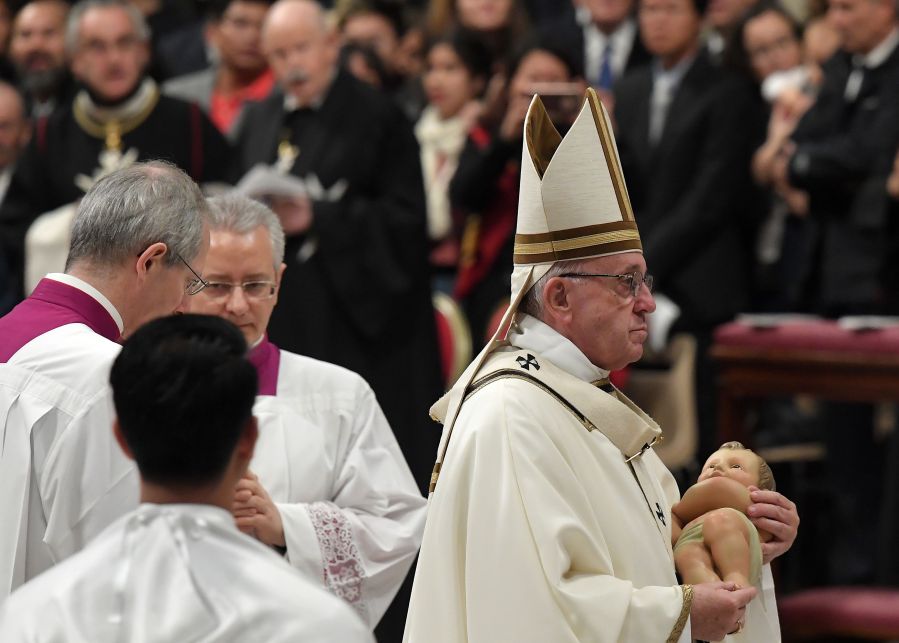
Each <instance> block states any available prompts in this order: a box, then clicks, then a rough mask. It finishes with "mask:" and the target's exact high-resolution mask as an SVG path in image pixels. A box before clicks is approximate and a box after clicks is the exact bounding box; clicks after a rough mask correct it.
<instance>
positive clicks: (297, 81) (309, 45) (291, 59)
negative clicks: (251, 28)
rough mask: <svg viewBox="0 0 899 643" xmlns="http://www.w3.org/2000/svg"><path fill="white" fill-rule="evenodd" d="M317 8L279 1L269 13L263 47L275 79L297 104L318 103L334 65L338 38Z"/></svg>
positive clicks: (264, 30)
mask: <svg viewBox="0 0 899 643" xmlns="http://www.w3.org/2000/svg"><path fill="white" fill-rule="evenodd" d="M319 11H320V9H317V8H315V7H312V6H310V3H305V2H282V3H278V4H276V5H274V6H273V7H272V9H271V10H270V11H269V15H268V17H267V19H266V23H265V27H264V29H263V33H262V47H263V51H264V52H265V54H266V56H267V57H268V62H269V65H270V66H271V68H272V71H273V72H274V74H275V78H276V79H277V80H278V82H279V83H280V84H281V87H282V88H283V89H284V91H285V92H286V93H288V94H291V95H293V96H294V97H295V98H296V99H297V102H299V104H300V105H309V104H311V103H313V102H314V101H316V100H319V99H320V98H321V96H322V94H323V93H324V91H325V89H327V87H328V84H329V83H330V81H331V76H332V75H333V73H334V70H335V67H336V65H337V54H338V43H337V37H336V35H335V34H334V33H332V32H331V31H330V30H329V29H328V28H327V27H326V26H325V25H324V24H322V21H321V17H320V14H319Z"/></svg>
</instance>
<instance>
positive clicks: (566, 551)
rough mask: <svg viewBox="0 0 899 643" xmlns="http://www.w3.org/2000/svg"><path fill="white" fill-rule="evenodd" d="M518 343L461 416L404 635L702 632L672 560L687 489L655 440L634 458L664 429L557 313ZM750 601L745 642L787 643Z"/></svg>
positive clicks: (608, 636)
mask: <svg viewBox="0 0 899 643" xmlns="http://www.w3.org/2000/svg"><path fill="white" fill-rule="evenodd" d="M509 340H510V342H511V345H510V346H507V347H505V348H501V349H500V350H498V351H496V352H495V353H494V354H492V355H491V356H490V357H488V359H487V361H486V363H485V365H484V367H483V368H482V369H481V370H480V372H479V373H478V375H477V376H476V377H475V378H474V382H473V384H472V386H471V390H470V392H469V393H468V396H467V398H466V401H465V403H464V404H463V405H462V407H461V410H460V411H459V414H458V417H457V420H456V424H455V431H454V433H453V436H452V441H451V442H450V443H449V448H448V450H447V453H446V458H445V461H444V465H443V468H442V470H441V471H440V476H439V483H438V484H437V486H436V489H435V491H434V494H433V495H432V497H431V500H430V505H429V510H428V511H429V513H428V521H427V524H426V527H425V535H424V541H423V544H422V551H421V555H420V557H419V562H418V569H417V573H416V577H415V585H414V588H413V593H412V601H411V603H410V608H409V617H408V620H407V625H406V633H405V638H404V640H405V641H407V642H410V643H463V642H471V643H488V642H489V643H500V642H504V641H508V642H510V643H512V642H515V643H528V642H534V643H538V642H539V643H545V642H549V641H551V642H553V643H562V642H575V641H579V642H587V641H590V642H596V643H612V642H615V641H622V642H633V643H644V642H654V641H658V642H660V643H664V642H666V641H679V642H681V643H686V642H688V641H690V627H689V619H688V618H687V617H688V616H689V614H688V613H685V612H684V609H683V608H684V600H683V590H682V588H681V587H680V586H679V585H678V580H677V578H676V577H675V573H674V562H673V559H672V555H671V520H670V507H671V505H672V504H673V503H674V502H676V501H677V499H678V491H677V486H676V484H675V481H674V479H673V477H672V476H671V475H670V473H669V472H668V471H667V470H666V469H665V467H664V465H663V464H662V462H661V461H660V460H659V459H658V457H657V456H656V455H655V453H654V452H653V451H652V450H651V449H649V450H646V451H644V452H643V453H642V455H636V457H634V458H633V459H632V460H631V462H630V463H628V462H626V461H625V455H624V454H623V451H627V452H628V453H629V455H633V454H639V453H640V451H641V446H642V445H643V444H644V443H645V442H649V441H651V439H652V438H653V437H654V436H657V435H658V433H659V429H658V427H657V426H656V425H655V423H654V422H653V421H652V420H651V419H650V418H648V417H647V416H646V415H644V414H643V413H642V412H641V411H639V409H637V408H636V407H635V406H633V405H632V403H630V401H629V400H627V399H626V398H624V396H623V395H620V394H618V393H617V392H615V391H614V390H613V389H611V390H612V391H613V392H612V394H609V393H607V392H606V391H603V390H601V389H598V388H595V387H592V386H591V385H590V382H593V381H595V380H600V381H603V380H604V379H605V378H606V377H607V375H608V373H607V372H605V371H602V370H600V369H598V368H596V367H595V366H593V365H592V364H591V363H590V362H589V361H588V360H587V358H586V357H585V356H584V355H583V353H581V352H580V351H579V350H578V349H577V348H576V347H575V346H574V345H573V344H572V343H571V342H569V341H568V340H567V339H565V338H564V337H562V336H561V335H559V334H558V333H556V332H555V331H553V330H552V329H550V328H549V327H548V326H546V325H544V324H543V323H541V322H539V321H537V320H536V319H533V318H531V317H527V316H523V317H522V322H521V324H520V331H518V332H516V331H515V330H514V329H513V332H512V333H511V334H510V336H509ZM516 369H517V371H518V372H517V373H516ZM487 373H492V375H486V377H485V374H487ZM497 373H499V375H497ZM523 377H524V378H533V379H537V380H538V381H541V382H551V383H552V384H553V386H552V387H550V388H552V389H553V390H554V391H555V392H556V393H559V394H561V397H562V399H560V398H559V397H558V396H557V395H555V394H553V393H552V392H550V391H548V390H547V388H546V387H545V386H540V385H535V383H534V382H533V381H529V380H528V379H523ZM485 381H486V383H485ZM572 407H573V408H572ZM444 408H445V407H444ZM591 426H592V429H591V428H590V427H591ZM613 440H614V442H613ZM638 481H639V483H638ZM766 576H767V578H768V579H769V581H770V572H769V571H766ZM756 600H757V601H759V599H756ZM766 600H767V601H768V602H767V605H768V606H770V608H769V609H770V610H771V611H772V612H774V603H773V595H772V596H771V597H770V598H768V599H766ZM751 608H752V609H751V610H750V613H749V615H748V619H747V628H746V630H744V632H743V633H742V634H741V635H740V637H741V638H739V639H736V638H734V640H745V641H758V642H759V643H761V642H763V641H764V642H768V641H777V640H779V632H775V631H772V629H771V627H770V626H769V625H768V621H767V619H765V618H762V619H761V621H763V622H764V625H765V630H764V632H762V631H760V630H759V629H758V623H757V621H758V620H759V619H758V618H756V616H758V615H757V614H756V613H755V612H756V611H758V610H761V616H762V617H764V615H765V612H764V611H763V609H761V608H756V604H755V603H753V604H752V605H751ZM773 622H774V623H775V624H776V613H775V614H773Z"/></svg>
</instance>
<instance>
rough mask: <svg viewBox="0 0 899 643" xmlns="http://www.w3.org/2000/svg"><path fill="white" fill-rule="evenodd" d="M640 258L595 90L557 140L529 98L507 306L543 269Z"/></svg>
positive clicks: (536, 103)
mask: <svg viewBox="0 0 899 643" xmlns="http://www.w3.org/2000/svg"><path fill="white" fill-rule="evenodd" d="M635 251H636V252H642V245H641V244H640V233H639V232H638V231H637V223H636V221H634V213H633V210H632V209H631V202H630V198H629V197H628V194H627V186H626V185H625V183H624V175H623V174H622V172H621V162H620V161H619V159H618V148H617V147H616V145H615V135H614V134H613V133H612V125H611V121H610V120H609V115H608V113H607V112H606V109H605V107H603V104H602V103H601V102H600V100H599V98H598V97H597V95H596V92H595V91H594V90H593V89H592V88H591V89H588V90H587V94H586V96H585V98H584V104H583V106H582V107H581V111H580V113H579V114H578V116H577V118H576V119H575V121H574V124H573V125H572V126H571V129H570V130H568V133H567V134H566V135H565V136H564V138H563V137H562V136H560V135H559V132H558V131H557V130H556V128H555V127H554V126H553V124H552V121H551V120H550V118H549V116H548V114H547V113H546V109H545V108H544V107H543V102H542V101H541V100H540V97H539V96H534V99H533V100H532V101H531V105H530V107H529V108H528V114H527V118H525V122H524V141H523V144H522V151H521V187H520V189H519V195H518V225H517V229H516V234H515V251H514V253H515V254H514V259H513V261H514V264H515V268H514V272H513V275H512V304H513V306H517V302H516V301H515V300H516V299H518V297H517V295H519V294H523V293H522V292H521V291H522V289H524V290H525V291H526V290H527V289H529V288H530V287H531V286H533V285H534V283H535V282H536V281H537V280H538V279H540V277H542V276H543V275H544V274H546V271H547V270H548V269H549V266H550V265H552V264H553V263H554V262H556V261H560V260H565V259H588V258H590V257H600V256H603V255H610V254H618V253H622V252H635Z"/></svg>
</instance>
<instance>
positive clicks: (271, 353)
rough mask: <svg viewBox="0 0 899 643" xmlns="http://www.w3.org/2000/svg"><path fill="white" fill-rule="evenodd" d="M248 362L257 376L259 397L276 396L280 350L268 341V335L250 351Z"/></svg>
mask: <svg viewBox="0 0 899 643" xmlns="http://www.w3.org/2000/svg"><path fill="white" fill-rule="evenodd" d="M249 358H250V362H252V364H253V366H255V367H256V373H257V374H258V375H259V395H277V393H278V369H279V368H280V367H281V351H280V349H279V348H278V347H277V346H275V345H274V344H272V343H271V342H270V341H268V335H266V336H265V337H263V338H262V341H261V342H259V345H258V346H256V347H255V348H253V349H252V350H251V351H250V355H249Z"/></svg>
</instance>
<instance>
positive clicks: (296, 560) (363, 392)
mask: <svg viewBox="0 0 899 643" xmlns="http://www.w3.org/2000/svg"><path fill="white" fill-rule="evenodd" d="M263 341H264V342H266V341H267V340H263ZM269 347H270V348H271V349H274V350H277V348H276V347H274V345H271V344H269ZM259 348H264V347H257V348H256V349H254V350H259ZM278 356H279V360H280V364H279V365H278V373H277V394H276V395H260V396H259V397H258V398H257V401H256V405H255V407H254V409H253V413H254V415H256V417H257V418H258V420H259V441H258V443H257V445H256V453H255V455H254V457H253V461H252V463H251V465H250V469H251V470H252V471H253V472H254V473H256V474H257V475H258V476H259V479H260V482H261V483H262V485H263V486H264V487H265V488H266V490H267V491H268V493H269V494H270V495H271V497H272V500H274V501H275V503H276V504H277V507H278V510H279V511H280V513H281V518H282V521H283V524H284V536H285V540H286V543H287V560H288V561H289V562H290V563H291V564H292V565H293V566H295V567H296V568H297V569H299V570H301V571H303V572H305V573H307V574H309V575H310V576H312V577H313V578H317V579H319V580H320V581H321V582H323V584H324V586H325V587H327V588H328V589H329V590H331V591H332V592H333V593H334V594H336V595H337V596H340V597H341V598H343V599H345V600H346V601H347V602H349V603H350V605H352V606H353V607H354V608H355V609H356V610H357V611H358V613H359V614H360V615H361V616H362V618H363V620H364V621H365V622H366V623H368V625H369V626H370V627H372V628H373V627H374V626H375V625H376V624H377V623H378V621H379V620H380V619H381V616H382V615H383V614H384V612H385V610H386V609H387V607H388V606H389V605H390V602H391V600H392V599H393V597H394V595H395V594H396V592H397V590H398V589H399V587H400V584H401V583H402V581H403V579H404V578H405V576H406V573H407V572H408V571H409V567H410V566H411V564H412V561H413V559H414V558H415V555H416V553H417V552H418V547H419V545H420V544H421V534H422V530H423V529H424V520H425V511H426V507H425V500H424V498H422V497H421V494H420V493H419V491H418V487H417V485H416V484H415V481H414V479H413V478H412V474H411V473H410V471H409V467H408V465H407V464H406V461H405V459H404V458H403V454H402V452H401V451H400V448H399V445H398V444H397V442H396V439H395V438H394V436H393V432H392V431H391V429H390V426H389V425H388V423H387V419H386V418H385V417H384V414H383V412H382V411H381V408H380V406H378V403H377V400H376V399H375V396H374V393H373V392H372V390H371V388H370V387H369V386H368V384H366V382H365V381H364V380H363V379H362V378H361V377H360V376H358V375H356V374H355V373H353V372H351V371H348V370H346V369H344V368H341V367H339V366H334V365H332V364H328V363H325V362H321V361H318V360H315V359H311V358H308V357H304V356H300V355H295V354H293V353H289V352H286V351H279V352H278ZM261 380H264V377H262V378H261Z"/></svg>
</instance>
